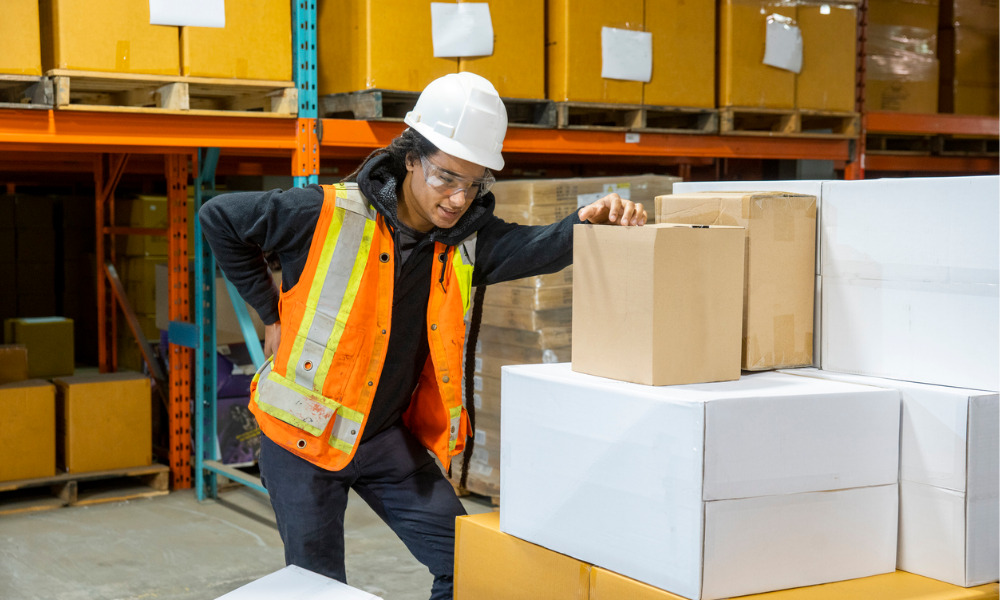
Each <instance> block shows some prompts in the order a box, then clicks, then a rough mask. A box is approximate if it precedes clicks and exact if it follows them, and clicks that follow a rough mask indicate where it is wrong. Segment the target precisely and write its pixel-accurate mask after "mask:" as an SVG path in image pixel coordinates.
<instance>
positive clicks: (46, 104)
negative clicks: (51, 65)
mask: <svg viewBox="0 0 1000 600" xmlns="http://www.w3.org/2000/svg"><path fill="white" fill-rule="evenodd" d="M52 99H53V98H52V80H51V79H49V78H47V77H38V76H34V75H0V108H33V109H42V110H48V109H50V108H52Z"/></svg>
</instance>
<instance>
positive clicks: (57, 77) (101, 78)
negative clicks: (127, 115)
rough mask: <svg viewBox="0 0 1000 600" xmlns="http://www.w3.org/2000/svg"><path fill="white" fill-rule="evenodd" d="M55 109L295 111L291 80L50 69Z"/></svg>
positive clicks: (240, 113)
mask: <svg viewBox="0 0 1000 600" xmlns="http://www.w3.org/2000/svg"><path fill="white" fill-rule="evenodd" d="M47 75H48V76H49V77H50V78H51V79H52V86H53V94H54V105H55V108H57V109H59V110H89V111H113V112H153V113H176V114H205V115H231V116H262V117H283V118H288V117H294V116H296V114H297V113H298V90H297V89H296V88H295V84H294V83H293V82H291V81H259V80H241V79H213V78H207V77H182V76H159V75H141V74H131V73H98V72H91V71H67V70H59V69H56V70H52V71H49V72H48V73H47Z"/></svg>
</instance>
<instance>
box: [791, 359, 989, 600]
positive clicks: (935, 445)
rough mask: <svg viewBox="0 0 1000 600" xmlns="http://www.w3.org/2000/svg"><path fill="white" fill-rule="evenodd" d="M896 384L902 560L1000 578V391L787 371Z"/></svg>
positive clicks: (981, 579)
mask: <svg viewBox="0 0 1000 600" xmlns="http://www.w3.org/2000/svg"><path fill="white" fill-rule="evenodd" d="M783 372H784V373H789V374H796V375H803V376H808V377H820V378H823V379H828V380H834V381H845V382H849V383H858V384H864V385H871V386H876V387H885V388H889V389H895V390H898V391H899V393H900V398H901V400H902V408H903V410H902V420H901V426H900V440H899V445H900V453H899V479H900V488H899V493H900V507H899V509H900V517H899V523H900V525H899V556H898V558H897V566H898V567H899V568H900V569H902V570H904V571H909V572H911V573H916V574H918V575H924V576H926V577H932V578H934V579H940V580H941V581H945V582H948V583H951V584H954V585H961V586H965V587H969V586H975V585H981V584H984V583H989V582H992V581H997V579H998V576H1000V464H998V462H1000V442H998V438H1000V402H998V394H997V393H996V392H983V391H979V390H969V389H962V388H953V387H944V386H934V385H926V384H920V383H911V382H906V381H896V380H891V379H880V378H874V377H864V376H861V375H847V374H843V373H832V372H827V371H819V370H817V369H790V370H787V371H783Z"/></svg>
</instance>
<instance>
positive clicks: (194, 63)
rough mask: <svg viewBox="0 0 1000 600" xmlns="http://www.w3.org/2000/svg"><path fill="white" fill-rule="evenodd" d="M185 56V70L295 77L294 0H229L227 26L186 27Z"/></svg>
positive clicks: (253, 76) (229, 75) (213, 74)
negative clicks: (293, 53) (290, 0)
mask: <svg viewBox="0 0 1000 600" xmlns="http://www.w3.org/2000/svg"><path fill="white" fill-rule="evenodd" d="M320 37H322V35H321V36H320ZM181 57H182V61H181V73H182V74H183V75H193V76H196V77H225V78H235V79H264V80H272V81H290V80H291V79H292V11H291V7H290V6H289V3H288V0H240V2H226V26H225V27H222V28H219V27H182V28H181Z"/></svg>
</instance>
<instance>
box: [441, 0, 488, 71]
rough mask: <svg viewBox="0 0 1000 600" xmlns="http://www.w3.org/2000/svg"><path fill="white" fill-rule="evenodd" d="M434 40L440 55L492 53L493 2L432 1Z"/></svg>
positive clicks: (485, 54)
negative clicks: (491, 7)
mask: <svg viewBox="0 0 1000 600" xmlns="http://www.w3.org/2000/svg"><path fill="white" fill-rule="evenodd" d="M431 41H432V43H433V45H434V56H435V57H437V58H454V57H460V56H490V55H492V54H493V21H492V20H491V19H490V5H489V4H487V3H485V2H462V3H461V4H451V3H447V2H431Z"/></svg>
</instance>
